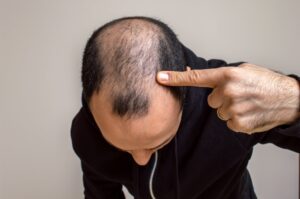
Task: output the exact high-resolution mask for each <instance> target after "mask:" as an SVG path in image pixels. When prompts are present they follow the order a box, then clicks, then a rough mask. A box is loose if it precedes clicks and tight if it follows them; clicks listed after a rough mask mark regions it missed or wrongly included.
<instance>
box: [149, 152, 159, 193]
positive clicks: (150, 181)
mask: <svg viewBox="0 0 300 199" xmlns="http://www.w3.org/2000/svg"><path fill="white" fill-rule="evenodd" d="M154 158H155V159H154V164H153V167H152V171H151V175H150V180H149V191H150V195H151V198H152V199H155V196H154V193H153V176H154V173H155V170H156V165H157V159H158V153H157V151H156V152H155V157H154Z"/></svg>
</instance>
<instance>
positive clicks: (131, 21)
mask: <svg viewBox="0 0 300 199" xmlns="http://www.w3.org/2000/svg"><path fill="white" fill-rule="evenodd" d="M130 28H131V29H130ZM137 29H138V30H137ZM120 31H122V32H121V33H120ZM138 31H139V32H138ZM115 32H118V34H114V33H115ZM120 34H122V35H123V37H127V39H128V40H129V41H130V40H132V39H133V40H138V39H145V38H148V39H149V38H151V39H152V40H151V42H152V41H153V40H156V41H157V42H158V39H159V38H163V37H165V35H164V34H163V31H162V30H161V27H159V26H158V25H157V24H155V23H154V22H152V21H149V20H148V19H147V18H139V17H137V18H134V17H133V18H125V19H121V20H120V21H117V22H116V23H113V24H111V25H109V26H107V27H105V28H104V29H103V30H102V31H101V33H99V35H98V36H97V37H96V42H97V46H98V48H100V49H101V50H102V49H103V46H106V45H109V44H110V45H115V44H114V43H113V42H114V41H116V40H119V39H120V38H119V35H120ZM134 34H137V35H136V36H137V37H140V38H137V37H133V36H134ZM142 41H143V42H144V41H145V40H142ZM157 48H158V46H157ZM103 51H104V52H105V51H106V50H105V49H103ZM103 51H102V52H103ZM152 53H153V54H156V58H158V57H159V52H158V49H156V51H154V52H152ZM106 57H108V56H106ZM100 59H101V60H105V57H103V55H101V54H100ZM153 62H156V64H158V63H159V60H154V61H153ZM153 68H154V67H153ZM109 69H110V70H113V69H114V68H110V67H107V66H106V67H104V74H105V75H104V76H107V77H109V76H110V75H109V74H108V73H114V71H109ZM156 72H158V71H157V70H156V71H155V70H153V76H152V77H149V76H148V77H145V78H146V79H147V78H151V79H152V81H148V83H149V84H145V88H147V87H149V89H150V87H153V86H161V85H160V84H159V83H158V82H157V81H156V78H155V75H156ZM146 79H144V82H145V80H146ZM102 85H103V86H104V87H106V88H109V87H110V86H112V85H110V84H109V83H108V82H107V78H104V80H103V82H102ZM104 87H103V89H105V88H104ZM164 88H165V87H164ZM101 89H102V88H101ZM101 89H96V91H97V92H99V91H100V90H101Z"/></svg>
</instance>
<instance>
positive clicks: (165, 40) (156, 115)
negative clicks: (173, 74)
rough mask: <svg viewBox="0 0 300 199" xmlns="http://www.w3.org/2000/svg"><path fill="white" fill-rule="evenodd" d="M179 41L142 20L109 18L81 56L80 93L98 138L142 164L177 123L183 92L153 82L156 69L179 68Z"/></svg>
mask: <svg viewBox="0 0 300 199" xmlns="http://www.w3.org/2000/svg"><path fill="white" fill-rule="evenodd" d="M185 65H186V63H185V59H184V56H183V51H182V47H181V44H180V42H179V41H178V40H177V38H176V36H175V34H174V33H173V31H172V30H171V29H170V28H169V27H168V26H167V25H165V24H163V23H161V22H159V21H157V20H154V19H151V18H144V17H130V18H122V19H117V20H114V21H112V22H110V23H108V24H105V25H104V26H102V27H101V28H99V29H98V30H97V31H95V32H94V33H93V35H92V36H91V38H90V39H89V41H88V42H87V46H86V48H85V52H84V56H83V66H82V84H83V95H84V98H85V100H86V101H87V103H88V104H89V107H90V109H91V112H92V114H93V116H94V118H95V120H96V123H97V125H98V127H99V128H100V130H101V132H102V134H103V137H104V138H105V139H106V140H107V141H108V142H109V143H111V144H112V145H114V146H115V147H117V148H119V149H121V150H124V151H127V152H129V153H130V154H131V155H132V156H133V158H134V160H135V161H136V162H137V163H138V164H140V165H144V164H146V163H147V162H148V161H149V159H150V157H151V154H152V153H153V152H155V151H156V150H158V149H159V148H161V147H162V146H164V145H165V144H167V143H168V142H169V141H170V140H171V139H172V138H173V137H174V135H175V134H176V132H177V129H178V127H179V124H180V119H181V112H182V111H181V110H182V104H183V99H184V95H185V91H184V88H180V87H172V88H171V87H163V86H161V85H159V84H158V83H157V82H156V78H155V77H156V73H157V72H158V71H160V70H177V71H178V70H179V71H183V70H185Z"/></svg>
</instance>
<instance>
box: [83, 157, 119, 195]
mask: <svg viewBox="0 0 300 199" xmlns="http://www.w3.org/2000/svg"><path fill="white" fill-rule="evenodd" d="M81 166H82V171H83V186H84V196H85V199H111V198H114V199H125V196H124V193H123V191H122V185H121V184H119V183H115V182H111V181H108V180H105V179H104V178H103V177H102V176H99V175H98V174H97V173H96V172H94V171H93V169H92V168H90V167H89V166H88V165H86V164H85V163H84V162H83V161H82V162H81Z"/></svg>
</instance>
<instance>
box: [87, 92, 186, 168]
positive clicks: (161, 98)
mask: <svg viewBox="0 0 300 199" xmlns="http://www.w3.org/2000/svg"><path fill="white" fill-rule="evenodd" d="M109 98H110V97H109V92H108V89H106V90H103V91H100V92H98V93H94V94H93V95H92V98H91V100H90V103H89V107H90V109H91V112H92V114H93V117H94V118H95V121H96V123H97V125H98V127H99V129H100V131H101V133H102V135H103V137H104V138H105V140H106V141H107V142H108V143H110V144H111V145H113V146H114V147H116V148H117V149H119V150H122V151H124V152H127V153H129V154H130V155H131V156H132V158H133V159H134V161H135V162H136V163H137V164H138V165H146V164H147V163H148V162H149V160H150V158H151V156H152V154H153V153H154V152H155V151H157V150H159V149H161V148H162V147H164V146H165V145H167V144H168V143H169V142H170V141H171V140H172V138H173V137H174V136H175V135H176V133H177V130H178V128H179V125H180V121H181V115H182V111H181V109H180V105H179V102H178V101H177V100H176V99H175V98H174V97H173V96H172V95H171V93H170V92H168V91H166V90H165V89H164V88H162V86H157V87H154V88H153V89H152V90H151V92H150V102H151V103H150V107H149V112H148V113H147V115H145V116H142V117H136V118H130V119H128V118H126V117H124V118H121V117H120V116H118V115H116V114H114V113H112V106H111V103H110V99H109Z"/></svg>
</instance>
